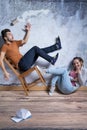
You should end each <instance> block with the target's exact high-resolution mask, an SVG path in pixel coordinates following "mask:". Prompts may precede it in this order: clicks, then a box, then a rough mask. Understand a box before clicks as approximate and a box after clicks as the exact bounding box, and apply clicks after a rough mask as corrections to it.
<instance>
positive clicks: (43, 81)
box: [4, 58, 46, 96]
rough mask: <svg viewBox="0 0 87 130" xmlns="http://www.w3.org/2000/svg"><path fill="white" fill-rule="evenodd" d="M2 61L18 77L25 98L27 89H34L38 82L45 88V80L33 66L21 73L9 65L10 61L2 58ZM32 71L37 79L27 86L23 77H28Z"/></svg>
mask: <svg viewBox="0 0 87 130" xmlns="http://www.w3.org/2000/svg"><path fill="white" fill-rule="evenodd" d="M4 61H5V63H6V64H7V65H8V66H9V67H10V69H11V70H12V71H13V72H14V74H15V75H16V76H17V77H18V79H19V80H20V82H21V84H22V87H23V89H24V91H25V93H26V95H27V96H28V91H29V87H34V86H35V85H36V84H38V81H39V82H41V83H43V85H44V86H46V82H45V79H44V78H43V76H42V74H41V72H40V70H39V69H38V68H37V67H36V66H34V67H32V68H30V69H28V70H27V71H25V72H23V73H21V72H20V71H19V70H18V69H16V68H15V66H14V65H13V64H12V63H11V61H10V60H9V59H7V58H4ZM33 71H36V73H37V74H38V77H39V78H38V79H37V80H35V81H33V82H32V83H29V84H28V83H27V82H26V80H25V77H26V76H28V75H29V74H30V73H32V72H33ZM28 86H29V87H28Z"/></svg>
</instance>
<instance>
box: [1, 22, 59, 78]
mask: <svg viewBox="0 0 87 130" xmlns="http://www.w3.org/2000/svg"><path fill="white" fill-rule="evenodd" d="M30 28H31V25H30V24H29V23H28V24H26V26H25V31H26V34H25V37H24V39H23V40H19V41H18V40H14V37H13V35H12V33H11V31H10V30H9V29H4V30H2V32H1V34H2V38H3V39H4V41H5V43H4V45H3V46H2V48H1V54H0V66H1V68H2V70H3V72H4V76H5V78H6V79H9V76H10V74H9V73H8V72H7V70H6V68H5V65H4V62H3V60H4V57H5V56H6V57H7V58H9V59H10V60H11V61H12V63H13V64H14V65H15V66H16V68H19V69H20V70H22V71H26V70H28V69H29V68H30V67H31V66H32V65H33V64H34V63H35V61H36V60H37V58H38V56H40V57H42V58H44V59H45V60H47V61H48V62H50V63H51V64H52V65H54V64H55V62H56V61H57V58H58V53H57V54H56V56H55V57H51V56H49V55H48V54H47V53H50V52H53V51H55V50H59V49H61V42H60V38H59V37H58V38H56V43H55V44H54V45H52V46H50V47H46V48H42V49H40V48H39V47H37V46H34V47H32V48H31V49H30V50H29V51H28V52H27V53H26V54H25V55H24V56H22V54H21V53H20V52H19V47H20V46H22V45H23V44H25V43H26V42H27V41H28V38H29V33H30Z"/></svg>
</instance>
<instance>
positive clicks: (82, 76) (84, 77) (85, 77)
mask: <svg viewBox="0 0 87 130" xmlns="http://www.w3.org/2000/svg"><path fill="white" fill-rule="evenodd" d="M78 81H79V83H80V84H81V85H86V81H87V69H86V68H82V70H81V71H80V72H79V73H78Z"/></svg>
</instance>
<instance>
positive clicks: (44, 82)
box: [35, 67, 47, 86]
mask: <svg viewBox="0 0 87 130" xmlns="http://www.w3.org/2000/svg"><path fill="white" fill-rule="evenodd" d="M35 70H36V72H37V73H38V76H39V78H40V80H41V81H42V83H43V84H44V86H47V85H46V81H45V79H44V77H43V76H42V74H41V72H40V71H39V70H38V68H37V67H35Z"/></svg>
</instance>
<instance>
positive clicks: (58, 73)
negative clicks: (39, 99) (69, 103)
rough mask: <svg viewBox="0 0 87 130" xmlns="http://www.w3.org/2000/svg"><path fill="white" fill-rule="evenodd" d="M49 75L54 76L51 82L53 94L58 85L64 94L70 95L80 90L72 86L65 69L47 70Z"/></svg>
mask: <svg viewBox="0 0 87 130" xmlns="http://www.w3.org/2000/svg"><path fill="white" fill-rule="evenodd" d="M47 73H50V74H53V76H54V77H53V78H52V81H51V89H50V91H51V92H53V91H54V89H55V86H56V85H57V86H58V89H59V90H60V91H61V92H62V93H64V94H70V93H72V92H74V91H76V90H77V89H78V88H79V86H78V87H77V86H73V85H72V83H71V80H70V77H69V74H68V71H67V69H65V68H56V69H55V68H52V69H51V68H50V69H49V70H47Z"/></svg>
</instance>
